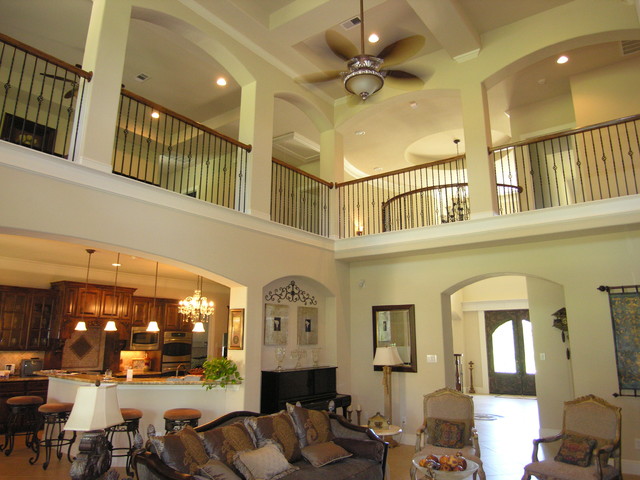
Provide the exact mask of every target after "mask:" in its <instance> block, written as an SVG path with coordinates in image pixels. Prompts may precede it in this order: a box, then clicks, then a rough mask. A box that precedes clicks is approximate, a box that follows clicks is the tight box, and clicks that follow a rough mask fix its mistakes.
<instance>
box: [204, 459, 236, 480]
mask: <svg viewBox="0 0 640 480" xmlns="http://www.w3.org/2000/svg"><path fill="white" fill-rule="evenodd" d="M198 475H200V476H201V477H204V478H207V479H209V480H242V479H241V478H240V477H239V476H237V475H236V474H235V473H233V470H231V469H230V468H229V467H227V465H226V464H224V463H223V462H221V461H220V460H209V461H208V462H207V463H205V464H204V465H202V466H201V467H200V470H198Z"/></svg>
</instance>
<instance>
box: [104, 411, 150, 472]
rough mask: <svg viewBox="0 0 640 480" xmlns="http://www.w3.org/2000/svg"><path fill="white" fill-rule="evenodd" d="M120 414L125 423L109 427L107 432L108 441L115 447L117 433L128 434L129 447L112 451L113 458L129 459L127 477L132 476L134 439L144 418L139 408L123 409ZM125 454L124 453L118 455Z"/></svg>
mask: <svg viewBox="0 0 640 480" xmlns="http://www.w3.org/2000/svg"><path fill="white" fill-rule="evenodd" d="M120 413H121V414H122V418H123V419H124V422H122V423H120V424H118V425H114V426H113V427H109V428H107V429H106V432H107V440H109V442H110V443H111V445H113V436H114V435H115V434H116V433H126V434H127V441H128V442H129V446H128V447H118V448H112V449H111V458H115V457H127V464H126V467H127V475H132V473H131V472H132V471H131V454H132V453H133V449H134V445H133V444H134V438H135V435H136V433H138V428H139V427H140V419H141V418H142V411H141V410H138V409H137V408H121V409H120ZM116 452H123V453H116Z"/></svg>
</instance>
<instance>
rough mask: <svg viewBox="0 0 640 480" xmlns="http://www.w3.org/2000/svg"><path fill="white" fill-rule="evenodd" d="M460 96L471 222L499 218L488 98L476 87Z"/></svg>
mask: <svg viewBox="0 0 640 480" xmlns="http://www.w3.org/2000/svg"><path fill="white" fill-rule="evenodd" d="M461 93H462V117H463V118H462V121H463V126H464V139H465V153H466V156H467V176H468V180H469V203H470V207H471V218H482V217H492V216H494V215H497V214H498V200H497V194H496V176H495V172H494V168H493V163H492V162H491V160H490V157H489V151H488V148H489V146H490V145H491V126H490V123H489V107H488V105H487V95H486V91H485V88H484V86H483V85H482V84H479V83H475V84H471V85H467V86H465V87H464V88H463V89H462V92H461Z"/></svg>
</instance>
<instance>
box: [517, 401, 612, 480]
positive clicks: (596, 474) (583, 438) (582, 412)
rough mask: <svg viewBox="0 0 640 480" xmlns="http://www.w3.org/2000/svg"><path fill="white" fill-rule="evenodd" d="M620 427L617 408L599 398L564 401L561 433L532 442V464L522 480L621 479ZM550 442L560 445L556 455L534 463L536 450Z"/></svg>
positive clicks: (536, 455) (536, 460) (525, 471)
mask: <svg viewBox="0 0 640 480" xmlns="http://www.w3.org/2000/svg"><path fill="white" fill-rule="evenodd" d="M620 428H621V414H620V408H618V407H616V406H614V405H611V404H609V403H607V402H606V401H605V400H603V399H602V398H598V397H596V396H594V395H586V396H584V397H580V398H576V399H575V400H572V401H569V402H565V404H564V416H563V421H562V431H561V432H560V433H559V434H557V435H554V436H552V437H545V438H539V439H536V440H534V441H533V458H532V462H531V463H530V464H528V465H527V466H525V467H524V476H523V477H522V480H529V479H530V478H531V477H532V476H534V477H536V478H538V479H539V480H547V479H554V480H555V479H557V480H580V479H598V480H613V479H622V474H621V470H620ZM550 442H561V444H560V449H559V451H558V453H557V455H555V456H554V457H553V458H547V459H544V460H538V447H539V446H540V444H541V443H550ZM611 463H612V464H611Z"/></svg>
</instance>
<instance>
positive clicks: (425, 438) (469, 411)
mask: <svg viewBox="0 0 640 480" xmlns="http://www.w3.org/2000/svg"><path fill="white" fill-rule="evenodd" d="M458 452H461V453H462V456H463V457H465V458H467V459H469V460H472V461H474V462H476V463H477V464H478V465H479V468H478V471H477V472H475V473H474V474H473V478H474V480H475V479H477V478H478V477H479V478H480V479H481V480H485V478H486V477H485V473H484V470H483V469H482V460H480V444H479V443H478V432H477V431H476V428H475V423H474V419H473V397H471V396H469V395H465V394H464V393H461V392H459V391H457V390H453V389H451V388H441V389H440V390H436V391H435V392H433V393H429V394H427V395H425V396H424V422H423V423H422V426H421V427H420V429H418V431H417V432H416V454H420V455H421V456H422V455H424V456H428V455H436V456H441V455H456V453H458ZM411 478H415V467H411Z"/></svg>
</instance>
